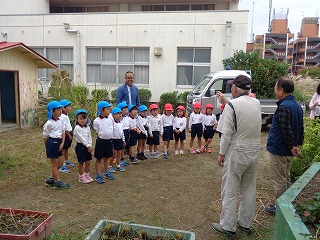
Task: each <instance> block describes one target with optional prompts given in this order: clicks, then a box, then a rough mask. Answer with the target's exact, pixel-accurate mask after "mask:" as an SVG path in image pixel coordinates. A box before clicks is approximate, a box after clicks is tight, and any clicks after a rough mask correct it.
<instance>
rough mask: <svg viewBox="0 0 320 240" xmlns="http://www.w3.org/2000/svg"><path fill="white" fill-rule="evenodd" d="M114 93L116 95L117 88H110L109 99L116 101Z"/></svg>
mask: <svg viewBox="0 0 320 240" xmlns="http://www.w3.org/2000/svg"><path fill="white" fill-rule="evenodd" d="M116 95H117V89H114V90H112V91H111V99H112V101H113V102H117V98H116Z"/></svg>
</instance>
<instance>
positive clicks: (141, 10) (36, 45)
mask: <svg viewBox="0 0 320 240" xmlns="http://www.w3.org/2000/svg"><path fill="white" fill-rule="evenodd" d="M238 2H239V0H175V1H171V0H148V1H147V0H117V1H116V0H68V1H63V0H33V1H24V0H11V1H5V0H0V4H1V8H0V32H1V33H2V34H1V35H0V41H8V42H23V43H24V44H26V45H28V46H30V47H31V48H32V49H34V50H35V51H36V52H37V53H39V54H41V55H43V56H44V57H46V58H47V59H49V60H50V61H51V62H53V63H54V64H55V65H57V66H58V67H59V68H60V69H66V70H67V71H68V72H69V73H70V75H71V76H72V79H73V81H74V82H75V83H82V84H85V85H86V86H88V87H89V89H90V90H92V89H94V88H106V89H108V90H113V89H115V88H117V86H119V85H120V84H123V82H124V73H125V72H126V71H128V70H131V71H133V72H134V73H135V83H136V84H137V85H138V87H140V88H148V89H150V90H151V92H152V99H151V100H152V101H158V100H159V97H160V95H161V94H162V93H164V92H170V91H178V92H184V91H190V90H191V88H192V86H193V85H195V84H196V83H197V82H198V81H199V80H200V79H201V77H202V76H203V75H205V74H206V73H208V72H211V71H217V70H222V69H223V65H222V60H223V59H224V58H226V57H229V56H231V55H232V54H233V51H235V50H245V48H246V36H247V21H248V11H241V10H238ZM17 6H19V7H17ZM51 71H52V70H51V69H45V70H40V71H39V76H38V77H48V78H50V72H51Z"/></svg>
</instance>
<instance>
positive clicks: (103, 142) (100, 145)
mask: <svg viewBox="0 0 320 240" xmlns="http://www.w3.org/2000/svg"><path fill="white" fill-rule="evenodd" d="M94 157H95V158H96V159H102V158H111V157H113V145H112V140H111V139H101V138H97V140H96V147H95V149H94Z"/></svg>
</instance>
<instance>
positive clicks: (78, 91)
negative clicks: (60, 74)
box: [66, 85, 89, 105]
mask: <svg viewBox="0 0 320 240" xmlns="http://www.w3.org/2000/svg"><path fill="white" fill-rule="evenodd" d="M88 95H89V89H88V88H87V87H86V86H83V85H74V86H72V87H71V94H70V95H69V96H68V97H66V98H67V99H69V100H70V101H71V102H73V103H75V104H79V105H85V104H86V103H87V100H88Z"/></svg>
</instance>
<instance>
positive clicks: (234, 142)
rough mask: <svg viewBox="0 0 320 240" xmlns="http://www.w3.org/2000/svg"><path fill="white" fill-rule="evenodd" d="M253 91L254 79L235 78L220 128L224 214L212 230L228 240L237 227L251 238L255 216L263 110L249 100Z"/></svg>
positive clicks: (219, 124)
mask: <svg viewBox="0 0 320 240" xmlns="http://www.w3.org/2000/svg"><path fill="white" fill-rule="evenodd" d="M251 87H252V82H251V79H249V78H248V77H246V76H243V75H240V76H238V77H236V79H235V80H234V81H233V84H232V88H231V93H232V97H233V99H232V100H230V101H229V102H228V103H227V104H226V106H225V108H224V111H223V113H222V115H221V117H220V120H219V123H218V128H217V131H219V132H221V133H222V136H221V141H220V151H219V156H218V164H219V166H221V167H223V173H222V183H221V200H222V211H221V215H220V223H213V224H212V228H213V229H214V230H215V231H217V232H218V233H220V234H222V235H225V236H227V237H229V238H235V234H236V229H237V225H238V226H239V228H240V229H241V230H242V231H243V232H244V233H246V234H250V233H251V224H252V221H253V217H254V213H255V206H256V172H257V165H258V158H259V153H260V130H261V106H260V102H259V101H258V100H257V99H255V98H252V97H249V94H250V89H251ZM238 193H239V202H240V205H239V210H238V214H237V203H238V201H237V194H238Z"/></svg>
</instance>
